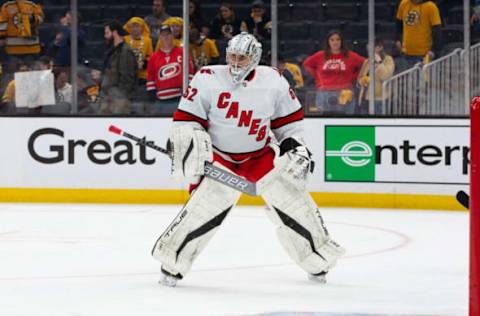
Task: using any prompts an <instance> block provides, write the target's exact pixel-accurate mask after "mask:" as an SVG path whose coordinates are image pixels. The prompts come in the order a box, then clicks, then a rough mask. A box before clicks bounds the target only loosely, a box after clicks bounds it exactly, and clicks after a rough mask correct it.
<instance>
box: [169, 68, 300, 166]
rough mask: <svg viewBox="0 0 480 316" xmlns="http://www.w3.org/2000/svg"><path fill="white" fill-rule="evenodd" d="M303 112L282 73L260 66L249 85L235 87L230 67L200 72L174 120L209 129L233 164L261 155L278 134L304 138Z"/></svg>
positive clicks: (217, 148) (217, 149)
mask: <svg viewBox="0 0 480 316" xmlns="http://www.w3.org/2000/svg"><path fill="white" fill-rule="evenodd" d="M302 120H303V108H302V106H301V104H300V102H299V101H298V98H297V97H296V95H295V93H294V91H293V89H292V88H290V86H289V84H288V82H287V80H285V78H284V77H283V76H282V75H280V73H279V72H278V71H276V70H275V69H273V68H271V67H267V66H258V67H257V68H255V70H254V71H252V73H251V74H250V75H249V76H248V77H247V79H246V80H245V82H244V83H242V84H234V83H233V82H232V78H231V76H230V74H229V67H228V66H226V65H224V66H207V67H204V68H202V69H201V70H200V71H198V72H197V74H196V75H195V77H194V78H193V80H192V81H191V82H190V85H189V87H188V89H187V91H186V92H185V94H184V95H183V97H182V99H181V101H180V104H179V106H178V110H177V111H176V112H175V114H174V121H176V122H178V123H177V124H180V122H190V124H191V122H195V123H194V124H197V125H201V126H202V127H203V128H204V129H205V130H207V131H208V133H209V134H210V136H211V138H212V144H213V147H214V151H215V152H217V153H218V154H220V155H221V156H222V157H223V158H225V159H228V160H230V161H234V162H241V161H245V160H246V159H248V158H249V157H252V156H255V154H256V153H259V152H261V151H262V150H264V148H265V147H266V146H267V144H268V143H269V142H270V137H269V135H271V134H270V132H273V135H274V136H275V138H276V139H277V141H279V142H281V141H282V140H283V139H285V138H287V137H295V138H300V139H301V138H302V133H303V128H302V125H301V121H302Z"/></svg>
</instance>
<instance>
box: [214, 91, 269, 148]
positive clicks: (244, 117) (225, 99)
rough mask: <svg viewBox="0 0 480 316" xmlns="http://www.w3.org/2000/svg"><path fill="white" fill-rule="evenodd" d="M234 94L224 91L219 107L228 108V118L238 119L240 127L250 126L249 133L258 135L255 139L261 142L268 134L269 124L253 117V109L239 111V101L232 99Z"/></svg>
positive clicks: (219, 100)
mask: <svg viewBox="0 0 480 316" xmlns="http://www.w3.org/2000/svg"><path fill="white" fill-rule="evenodd" d="M231 97H232V95H231V94H230V93H229V92H222V93H220V95H219V97H218V102H217V107H218V108H219V109H227V113H226V115H225V118H226V119H237V120H238V125H237V126H238V127H247V128H249V131H248V134H249V135H256V138H255V140H256V141H257V142H261V141H262V140H264V139H265V136H266V135H267V126H266V125H263V126H260V123H261V122H262V120H261V119H254V118H253V111H251V110H250V111H245V110H242V111H240V113H239V103H238V102H237V101H233V100H230V98H231Z"/></svg>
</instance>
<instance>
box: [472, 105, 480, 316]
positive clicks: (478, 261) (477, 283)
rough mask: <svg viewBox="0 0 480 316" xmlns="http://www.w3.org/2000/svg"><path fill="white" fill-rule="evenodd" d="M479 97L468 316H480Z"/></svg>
mask: <svg viewBox="0 0 480 316" xmlns="http://www.w3.org/2000/svg"><path fill="white" fill-rule="evenodd" d="M479 213H480V97H475V98H473V100H472V102H471V105H470V307H469V310H470V313H469V315H470V316H480V214H479Z"/></svg>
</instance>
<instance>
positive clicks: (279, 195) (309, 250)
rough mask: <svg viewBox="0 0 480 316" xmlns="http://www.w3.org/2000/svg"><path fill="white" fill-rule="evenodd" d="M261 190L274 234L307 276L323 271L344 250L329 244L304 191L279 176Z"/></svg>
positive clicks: (332, 263)
mask: <svg viewBox="0 0 480 316" xmlns="http://www.w3.org/2000/svg"><path fill="white" fill-rule="evenodd" d="M276 180H277V181H271V182H270V183H269V184H268V186H266V187H264V189H263V193H262V197H263V199H264V200H265V202H266V203H267V204H268V205H269V210H267V211H266V212H267V214H268V217H269V218H270V219H271V220H272V221H273V222H274V223H275V224H277V225H278V229H277V235H278V238H279V239H280V242H281V244H282V246H283V247H284V248H285V250H286V251H287V253H288V254H289V256H290V257H291V258H292V259H293V260H294V261H295V262H296V263H297V264H298V265H299V266H300V267H301V268H303V269H304V270H305V271H307V272H308V273H310V274H318V273H321V272H327V271H329V269H331V268H332V267H333V266H335V264H336V262H337V259H338V258H340V257H341V256H342V255H343V254H344V253H345V250H344V249H343V248H342V247H341V246H339V245H338V244H337V243H336V242H335V241H333V240H332V239H331V238H330V236H329V234H328V231H327V229H326V227H325V224H324V222H323V219H322V217H321V215H320V212H319V210H318V208H317V205H316V204H315V202H314V201H313V199H312V197H311V196H310V195H309V194H308V192H306V191H303V190H300V189H298V188H296V187H295V186H293V185H291V183H290V182H288V181H287V180H285V179H284V178H282V177H278V178H277V179H276Z"/></svg>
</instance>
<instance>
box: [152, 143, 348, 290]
mask: <svg viewBox="0 0 480 316" xmlns="http://www.w3.org/2000/svg"><path fill="white" fill-rule="evenodd" d="M174 147H175V145H174ZM302 147H303V148H302ZM272 148H273V149H272ZM192 150H193V151H194V149H192ZM306 153H308V151H307V150H306V148H305V147H304V146H302V145H301V144H300V143H299V142H298V141H292V139H288V141H284V142H282V146H281V150H280V148H278V147H277V146H271V147H266V149H265V151H264V152H263V153H262V154H261V155H260V156H258V157H255V158H252V159H250V160H247V161H246V162H244V163H240V164H234V163H231V162H229V161H226V160H224V159H222V158H221V157H220V156H218V155H216V154H214V155H213V159H214V165H217V166H219V167H222V168H225V169H231V170H230V171H234V172H235V173H237V174H238V175H241V176H244V177H245V178H247V180H250V181H254V182H257V188H259V193H260V194H261V196H262V197H263V199H264V200H265V201H266V203H267V204H268V206H269V209H268V210H267V215H268V218H270V220H271V221H272V222H273V223H274V224H275V225H277V235H278V238H279V240H280V243H281V244H282V246H283V248H284V249H285V250H286V251H287V253H288V255H289V256H290V257H291V258H292V259H293V260H294V261H295V262H296V263H297V264H298V265H299V266H300V267H301V268H302V269H303V270H305V271H306V272H307V273H308V274H309V275H319V276H323V275H324V274H325V273H326V272H328V271H329V270H330V269H331V268H332V267H333V266H334V265H335V263H336V261H337V259H338V258H339V257H341V256H342V255H343V254H344V252H345V250H344V249H343V248H342V247H340V246H339V245H338V244H337V243H336V242H334V241H333V240H332V239H331V238H330V236H329V234H328V231H327V229H326V227H325V224H324V222H323V219H322V217H321V215H320V212H319V210H318V208H317V206H316V205H315V202H314V201H313V199H312V198H311V196H310V195H309V194H308V192H306V190H305V182H306V180H307V179H306V176H307V175H308V173H309V170H310V169H311V160H310V155H309V153H308V154H306ZM201 156H202V155H201V154H200V155H199V157H201ZM239 198H240V193H239V192H238V191H237V190H234V189H232V188H229V187H227V186H225V185H222V184H221V183H218V182H216V181H213V180H212V179H209V178H203V180H202V182H201V183H200V185H199V186H198V188H197V189H196V190H195V191H194V192H193V194H192V195H191V197H190V199H189V200H188V202H187V203H186V205H185V206H184V207H183V209H182V211H181V212H180V213H179V215H178V216H177V217H176V218H175V220H174V221H173V222H172V224H171V225H170V226H169V227H168V228H167V230H166V231H165V232H164V233H163V234H162V235H161V236H160V238H159V239H158V240H157V242H156V243H155V245H154V248H153V250H152V255H153V257H154V258H155V259H157V260H159V261H160V262H161V263H162V272H163V274H164V279H163V280H161V283H163V284H165V285H169V286H174V285H175V284H176V280H178V279H181V278H183V276H185V275H186V274H187V273H188V272H189V270H190V268H191V266H192V263H193V261H194V260H195V258H196V257H197V256H198V254H199V253H200V252H201V251H202V250H203V248H204V247H205V246H206V244H207V243H208V241H209V240H210V239H211V238H212V236H213V235H214V234H215V232H216V231H217V230H218V227H219V226H220V225H221V224H222V222H223V220H224V219H225V218H226V216H227V215H228V213H229V212H230V211H231V209H232V208H233V207H234V206H235V205H236V203H237V202H238V199H239Z"/></svg>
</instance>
